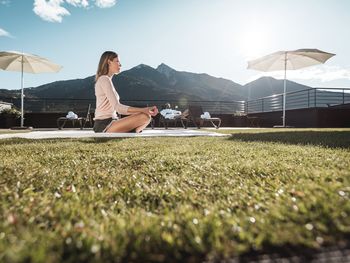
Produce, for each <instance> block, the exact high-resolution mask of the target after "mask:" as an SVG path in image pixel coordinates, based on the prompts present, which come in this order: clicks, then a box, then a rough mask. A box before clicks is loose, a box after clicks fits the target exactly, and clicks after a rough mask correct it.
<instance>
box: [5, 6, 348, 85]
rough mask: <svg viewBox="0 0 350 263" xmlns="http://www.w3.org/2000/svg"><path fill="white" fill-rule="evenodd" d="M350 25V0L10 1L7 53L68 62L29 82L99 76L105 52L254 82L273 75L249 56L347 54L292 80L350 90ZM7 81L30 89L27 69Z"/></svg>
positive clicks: (127, 63) (126, 64)
mask: <svg viewBox="0 0 350 263" xmlns="http://www.w3.org/2000/svg"><path fill="white" fill-rule="evenodd" d="M348 25H350V1H349V0H336V1H334V0H283V1H281V0H265V1H261V0H215V1H213V0H117V1H116V0H35V1H34V0H0V50H1V51H7V50H17V51H23V52H25V53H32V54H37V55H40V56H43V57H46V58H48V59H50V60H51V61H53V62H55V63H57V64H60V65H62V66H63V69H62V70H61V71H60V72H59V73H56V74H51V73H44V74H35V75H33V74H25V87H35V86H38V85H41V84H45V83H49V82H53V81H57V80H66V79H76V78H85V77H87V76H91V75H93V74H95V71H96V67H97V63H98V60H99V57H100V55H101V53H102V52H103V51H104V50H114V51H116V52H117V53H118V54H119V55H120V60H121V62H122V65H123V67H122V70H127V69H130V68H132V67H134V66H137V65H138V64H141V63H143V64H147V65H150V66H152V67H157V66H158V65H159V64H161V63H165V64H167V65H169V66H171V67H173V68H174V69H176V70H180V71H190V72H197V73H208V74H210V75H212V76H215V77H223V78H227V79H230V80H233V81H235V82H237V83H240V84H245V83H247V82H249V81H252V80H254V79H256V78H258V77H260V76H262V75H267V74H266V73H261V72H257V71H253V70H247V69H246V67H247V60H249V59H252V58H256V57H258V56H262V55H266V54H269V53H272V52H275V51H279V50H293V49H299V48H318V49H321V50H324V51H327V52H331V53H336V54H337V55H336V56H335V57H333V58H331V59H330V60H329V61H327V63H326V64H325V65H320V66H314V67H310V68H306V69H303V70H298V71H289V72H288V78H289V79H290V80H293V81H296V82H299V83H303V84H306V85H310V86H313V87H350V60H349V59H350V47H349V43H350V31H349V30H348V29H347V28H348ZM270 75H272V76H274V77H276V78H282V77H283V75H282V73H281V72H275V73H270ZM0 88H7V89H18V88H20V74H19V73H17V72H8V71H0Z"/></svg>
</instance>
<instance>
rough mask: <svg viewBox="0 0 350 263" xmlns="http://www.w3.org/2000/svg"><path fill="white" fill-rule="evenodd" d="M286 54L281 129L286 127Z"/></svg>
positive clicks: (285, 58) (285, 59) (285, 55)
mask: <svg viewBox="0 0 350 263" xmlns="http://www.w3.org/2000/svg"><path fill="white" fill-rule="evenodd" d="M286 79H287V52H286V53H285V54H284V82H283V125H282V126H283V127H286V95H287V92H286V91H287V83H286Z"/></svg>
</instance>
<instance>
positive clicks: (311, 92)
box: [245, 88, 350, 113]
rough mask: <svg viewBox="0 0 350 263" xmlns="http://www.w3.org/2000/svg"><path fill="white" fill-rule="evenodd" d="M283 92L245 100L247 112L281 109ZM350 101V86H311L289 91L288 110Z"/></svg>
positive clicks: (287, 96)
mask: <svg viewBox="0 0 350 263" xmlns="http://www.w3.org/2000/svg"><path fill="white" fill-rule="evenodd" d="M283 96H284V95H283V94H276V95H272V96H268V97H264V98H260V99H256V100H249V101H246V102H245V112H246V113H259V112H272V111H281V110H282V107H283ZM347 103H350V88H341V89H338V88H311V89H307V90H300V91H294V92H288V93H287V95H286V110H293V109H304V108H323V107H331V106H335V105H341V104H347Z"/></svg>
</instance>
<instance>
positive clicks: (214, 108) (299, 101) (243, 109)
mask: <svg viewBox="0 0 350 263" xmlns="http://www.w3.org/2000/svg"><path fill="white" fill-rule="evenodd" d="M0 101H4V102H8V103H12V104H14V105H15V106H16V107H18V108H20V104H21V99H20V98H6V97H0ZM95 103H96V101H95V99H66V98H25V100H24V109H25V111H26V112H35V113H37V112H60V113H62V112H68V111H74V112H86V110H87V108H88V105H89V104H91V106H92V109H94V108H95ZM121 103H123V104H126V105H130V106H135V107H144V106H151V105H156V106H157V107H158V108H159V109H162V107H163V106H164V105H165V104H166V103H170V104H171V106H172V108H176V109H178V110H180V111H184V110H185V109H187V108H188V106H189V105H200V106H202V108H203V110H204V111H208V112H210V113H211V114H235V113H239V114H244V113H245V114H249V113H259V112H273V111H282V105H283V94H276V95H272V96H268V97H264V98H259V99H256V100H249V101H199V100H198V101H195V100H186V99H182V100H121ZM347 103H350V88H341V89H338V88H311V89H307V90H300V91H294V92H288V93H287V97H286V110H292V109H303V108H316V107H331V106H335V105H342V104H347Z"/></svg>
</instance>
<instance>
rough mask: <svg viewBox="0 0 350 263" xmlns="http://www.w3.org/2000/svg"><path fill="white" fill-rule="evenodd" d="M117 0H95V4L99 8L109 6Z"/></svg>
mask: <svg viewBox="0 0 350 263" xmlns="http://www.w3.org/2000/svg"><path fill="white" fill-rule="evenodd" d="M116 2H117V0H95V4H96V5H97V6H98V7H100V8H109V7H112V6H114V5H115V4H116Z"/></svg>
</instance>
